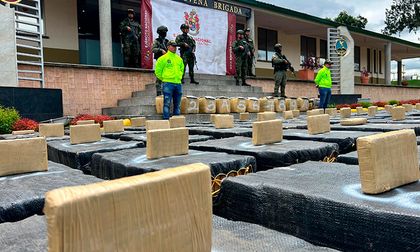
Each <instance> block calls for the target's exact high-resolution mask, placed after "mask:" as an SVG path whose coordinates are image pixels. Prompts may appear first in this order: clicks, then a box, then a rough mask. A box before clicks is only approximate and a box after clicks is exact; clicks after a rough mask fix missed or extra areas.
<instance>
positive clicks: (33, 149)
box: [0, 137, 48, 177]
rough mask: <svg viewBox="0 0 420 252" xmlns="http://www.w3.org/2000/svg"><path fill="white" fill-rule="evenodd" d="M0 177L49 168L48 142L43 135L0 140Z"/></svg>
mask: <svg viewBox="0 0 420 252" xmlns="http://www.w3.org/2000/svg"><path fill="white" fill-rule="evenodd" d="M0 153H1V155H0V177H1V176H6V175H12V174H20V173H26V172H35V171H47V170H48V157H47V142H46V140H45V138H43V137H36V138H25V139H16V140H2V141H0Z"/></svg>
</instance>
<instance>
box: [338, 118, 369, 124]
mask: <svg viewBox="0 0 420 252" xmlns="http://www.w3.org/2000/svg"><path fill="white" fill-rule="evenodd" d="M366 123H367V119H366V118H348V119H342V120H341V121H340V124H341V125H343V126H355V125H363V124H366Z"/></svg>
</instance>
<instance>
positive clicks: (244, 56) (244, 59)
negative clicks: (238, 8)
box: [232, 31, 250, 86]
mask: <svg viewBox="0 0 420 252" xmlns="http://www.w3.org/2000/svg"><path fill="white" fill-rule="evenodd" d="M240 32H241V31H238V34H241V33H240ZM242 34H243V31H242ZM240 46H242V47H243V49H241V48H240ZM232 50H233V53H234V54H235V59H236V74H235V79H236V85H239V78H241V79H242V85H244V86H246V85H248V84H246V83H245V81H246V72H247V70H248V67H247V65H248V56H249V54H250V53H249V45H248V44H247V43H246V40H245V39H236V40H235V41H234V42H233V44H232Z"/></svg>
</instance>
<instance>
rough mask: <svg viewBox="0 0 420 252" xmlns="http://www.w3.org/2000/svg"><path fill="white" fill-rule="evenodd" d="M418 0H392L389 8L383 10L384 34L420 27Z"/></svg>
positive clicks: (415, 29) (413, 29)
mask: <svg viewBox="0 0 420 252" xmlns="http://www.w3.org/2000/svg"><path fill="white" fill-rule="evenodd" d="M419 4H420V1H419V0H393V2H392V5H391V8H390V9H386V10H385V25H386V27H385V29H384V30H382V32H383V33H384V34H387V35H391V34H395V33H398V32H402V31H403V30H404V29H408V31H409V32H412V31H414V32H416V31H417V29H418V27H420V6H419Z"/></svg>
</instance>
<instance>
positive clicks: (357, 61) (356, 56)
mask: <svg viewBox="0 0 420 252" xmlns="http://www.w3.org/2000/svg"><path fill="white" fill-rule="evenodd" d="M354 71H360V46H355V47H354Z"/></svg>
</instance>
